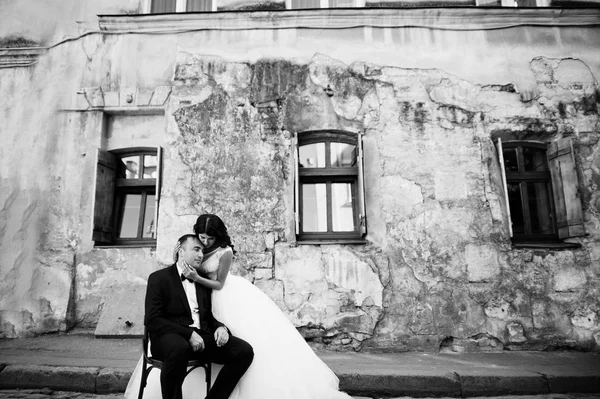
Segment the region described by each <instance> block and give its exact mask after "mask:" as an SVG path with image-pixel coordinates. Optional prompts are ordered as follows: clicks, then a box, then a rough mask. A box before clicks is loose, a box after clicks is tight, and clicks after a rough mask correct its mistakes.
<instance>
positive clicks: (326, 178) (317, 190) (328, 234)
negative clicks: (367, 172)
mask: <svg viewBox="0 0 600 399" xmlns="http://www.w3.org/2000/svg"><path fill="white" fill-rule="evenodd" d="M296 142H297V150H296V152H295V155H296V162H295V164H296V234H297V239H298V241H313V240H315V241H328V240H357V239H358V240H361V239H362V237H363V236H364V235H365V233H366V218H365V209H364V184H363V165H362V142H361V140H360V135H359V134H357V133H349V132H343V131H332V130H327V131H311V132H302V133H298V134H297V136H296Z"/></svg>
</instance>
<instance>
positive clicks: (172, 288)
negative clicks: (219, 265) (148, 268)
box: [144, 264, 223, 340]
mask: <svg viewBox="0 0 600 399" xmlns="http://www.w3.org/2000/svg"><path fill="white" fill-rule="evenodd" d="M195 286H196V298H197V300H198V310H199V314H200V332H201V333H204V334H213V333H214V331H215V330H216V329H217V328H219V327H221V326H223V323H221V322H219V321H217V320H216V319H215V318H214V316H213V314H212V310H211V309H212V303H211V292H212V290H210V289H208V288H206V287H204V286H202V285H200V284H197V283H195ZM145 307H146V314H145V316H144V325H145V326H146V328H147V329H148V332H149V334H150V340H152V339H153V338H156V337H159V336H161V335H163V334H166V333H176V334H180V335H181V336H183V337H184V338H185V339H189V338H190V336H191V335H192V332H193V331H194V329H193V328H192V327H190V326H189V325H190V324H192V323H193V319H192V312H191V310H190V305H189V304H188V300H187V297H186V296H185V291H184V289H183V285H182V283H181V276H180V275H179V272H178V270H177V265H176V264H174V265H172V266H169V267H167V268H164V269H161V270H157V271H155V272H154V273H152V274H151V275H150V277H148V287H147V288H146V301H145Z"/></svg>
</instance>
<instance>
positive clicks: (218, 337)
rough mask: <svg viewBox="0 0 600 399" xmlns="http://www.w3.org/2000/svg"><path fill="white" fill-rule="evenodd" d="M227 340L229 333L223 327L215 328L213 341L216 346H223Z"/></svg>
mask: <svg viewBox="0 0 600 399" xmlns="http://www.w3.org/2000/svg"><path fill="white" fill-rule="evenodd" d="M227 341H229V333H228V332H227V329H226V328H225V327H219V328H217V329H216V330H215V342H216V343H217V346H223V345H225V344H226V343H227Z"/></svg>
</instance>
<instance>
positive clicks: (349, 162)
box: [331, 143, 356, 167]
mask: <svg viewBox="0 0 600 399" xmlns="http://www.w3.org/2000/svg"><path fill="white" fill-rule="evenodd" d="M354 165H356V146H354V145H352V144H346V143H331V166H333V167H351V166H354Z"/></svg>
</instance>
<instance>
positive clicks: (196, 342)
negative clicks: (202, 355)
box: [188, 331, 204, 352]
mask: <svg viewBox="0 0 600 399" xmlns="http://www.w3.org/2000/svg"><path fill="white" fill-rule="evenodd" d="M188 342H189V343H190V345H191V346H192V350H193V351H194V352H198V351H201V352H202V351H203V350H204V340H203V339H202V337H201V336H200V335H198V333H197V332H196V331H194V332H193V333H192V335H191V336H190V339H189V341H188Z"/></svg>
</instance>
